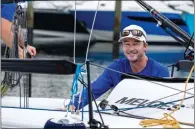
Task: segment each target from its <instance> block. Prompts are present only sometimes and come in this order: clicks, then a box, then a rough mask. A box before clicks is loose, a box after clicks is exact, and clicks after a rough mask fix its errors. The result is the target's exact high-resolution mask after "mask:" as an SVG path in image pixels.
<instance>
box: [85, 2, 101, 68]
mask: <svg viewBox="0 0 195 129" xmlns="http://www.w3.org/2000/svg"><path fill="white" fill-rule="evenodd" d="M99 3H100V0H99V1H98V5H97V9H96V12H95V15H94V18H93V23H92V27H91V31H90V35H89V40H88V45H87V51H86V58H85V64H86V61H87V58H88V52H89V46H90V41H91V35H92V32H93V27H94V23H95V20H96V15H97V11H98V8H99Z"/></svg>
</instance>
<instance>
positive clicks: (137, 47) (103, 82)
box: [74, 25, 169, 107]
mask: <svg viewBox="0 0 195 129" xmlns="http://www.w3.org/2000/svg"><path fill="white" fill-rule="evenodd" d="M146 37H147V36H146V32H145V31H144V30H143V28H141V27H140V26H137V25H130V26H128V27H126V28H124V29H123V32H122V37H121V38H120V39H119V42H120V43H121V45H122V48H123V51H124V55H125V57H126V58H124V59H116V60H114V61H113V63H111V64H110V65H109V66H108V68H110V69H114V70H117V71H120V72H122V73H130V74H136V75H144V76H150V77H169V71H168V68H167V67H165V66H163V65H162V64H160V63H159V62H157V61H155V60H154V59H152V58H149V57H147V56H146V54H145V53H146V51H147V48H148V43H147V42H146ZM120 81H121V74H120V73H117V72H114V71H110V70H108V69H105V70H104V72H103V73H102V74H101V75H100V76H99V77H98V79H97V80H96V81H94V82H93V83H92V84H91V88H92V92H93V94H94V97H95V98H98V97H100V96H101V95H102V94H104V93H105V92H106V91H108V90H109V89H110V88H113V87H115V86H116V85H117V84H118V83H119V82H120ZM87 95H88V94H87V90H85V91H84V96H83V97H82V101H83V103H84V105H86V104H88V96H87ZM74 102H75V103H74V106H76V107H77V105H78V96H76V97H75V101H74ZM80 107H81V106H80Z"/></svg>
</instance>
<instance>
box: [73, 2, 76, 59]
mask: <svg viewBox="0 0 195 129" xmlns="http://www.w3.org/2000/svg"><path fill="white" fill-rule="evenodd" d="M76 14H77V13H76V0H75V11H74V50H73V60H74V63H76V62H75V51H76V50H75V49H76Z"/></svg>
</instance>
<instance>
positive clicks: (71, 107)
mask: <svg viewBox="0 0 195 129" xmlns="http://www.w3.org/2000/svg"><path fill="white" fill-rule="evenodd" d="M75 109H76V107H75V106H74V105H70V111H75ZM56 110H64V111H67V110H68V105H67V106H65V107H64V108H57V109H56Z"/></svg>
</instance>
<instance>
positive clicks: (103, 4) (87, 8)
mask: <svg viewBox="0 0 195 129" xmlns="http://www.w3.org/2000/svg"><path fill="white" fill-rule="evenodd" d="M146 2H147V3H149V4H150V5H151V6H152V7H154V8H155V9H156V10H157V11H159V12H161V13H162V14H163V15H165V16H166V17H167V18H169V19H170V20H171V21H173V22H174V23H175V24H177V25H178V26H179V27H180V28H182V29H183V30H184V31H186V32H188V33H189V30H188V26H187V25H186V23H185V21H184V20H183V19H182V16H181V14H182V12H183V11H181V10H177V9H173V8H171V7H170V5H171V2H170V3H168V2H165V1H146ZM33 4H34V8H35V10H36V11H35V12H37V13H38V12H39V15H43V16H44V15H45V14H44V13H43V12H45V13H47V14H48V16H47V17H48V18H50V19H56V20H54V21H55V26H52V29H55V32H56V31H58V33H59V37H61V36H63V35H64V34H65V33H66V32H67V31H66V29H67V26H64V25H69V24H71V23H70V22H68V21H67V20H69V19H68V17H66V16H65V15H66V14H67V12H70V13H71V14H72V15H74V14H75V1H49V2H44V1H35V2H33ZM190 4H193V2H192V1H182V4H180V5H177V8H179V7H181V8H186V10H187V11H188V12H192V11H193V9H194V7H193V8H192V7H191V5H190ZM159 5H160V6H159ZM23 6H24V7H26V5H25V4H24V5H23ZM97 6H98V1H76V20H78V22H81V23H82V24H83V26H84V27H85V28H86V29H87V30H88V32H87V31H86V30H84V29H79V28H77V30H78V34H79V33H84V34H87V35H89V32H90V31H91V28H92V22H93V19H94V14H95V11H96V9H97ZM172 6H174V5H173V3H172ZM178 6H179V7H178ZM48 10H49V11H48ZM114 10H115V1H100V4H99V8H98V12H97V16H96V20H95V24H94V30H93V33H92V38H95V39H94V40H97V41H112V40H113V29H114ZM41 12H42V13H43V14H41ZM51 12H52V13H55V14H59V13H60V14H61V15H64V17H57V16H56V17H54V15H50V16H49V14H51ZM35 15H36V14H35ZM40 17H41V16H40ZM40 17H39V20H37V21H39V23H36V22H35V24H37V25H38V24H39V25H40V26H45V25H46V24H49V23H50V22H51V20H47V23H45V22H41V19H40ZM37 18H38V16H37ZM58 19H60V21H59V20H58ZM35 21H36V17H35ZM52 21H53V20H52ZM61 21H63V22H61ZM66 21H67V22H66ZM56 23H58V24H56ZM73 23H74V21H73V20H72V29H71V32H73ZM44 24H45V25H44ZM129 24H137V25H140V26H142V27H143V28H144V29H145V30H146V32H147V34H148V42H152V43H154V44H157V45H158V44H170V43H171V44H172V45H173V44H177V45H178V43H177V42H176V41H175V40H174V39H173V38H172V37H170V36H169V34H167V33H166V32H165V31H164V30H163V29H162V28H161V27H157V26H156V25H157V22H156V21H155V20H154V19H153V17H152V16H151V15H150V14H149V13H148V12H147V11H145V10H144V9H143V8H141V7H140V5H138V4H137V3H136V2H135V1H122V15H121V30H122V29H123V28H124V27H126V26H128V25H129ZM63 28H64V29H63ZM35 29H36V25H35ZM40 29H41V28H40ZM50 29H51V27H50ZM46 30H47V29H45V31H46ZM39 31H40V30H39ZM47 31H51V30H47ZM55 32H53V33H55ZM60 33H61V34H60ZM43 34H46V32H45V33H43Z"/></svg>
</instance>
